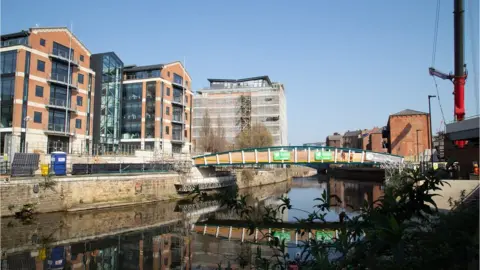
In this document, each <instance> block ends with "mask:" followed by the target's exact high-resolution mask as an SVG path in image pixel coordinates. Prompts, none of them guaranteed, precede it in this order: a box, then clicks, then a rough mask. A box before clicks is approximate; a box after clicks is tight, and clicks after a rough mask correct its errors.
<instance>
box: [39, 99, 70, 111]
mask: <svg viewBox="0 0 480 270" xmlns="http://www.w3.org/2000/svg"><path fill="white" fill-rule="evenodd" d="M45 103H46V104H47V105H48V106H54V107H60V108H67V106H68V109H69V110H72V111H75V110H76V109H77V106H76V105H75V104H72V103H70V104H67V100H65V99H59V98H50V99H47V100H46V102H45Z"/></svg>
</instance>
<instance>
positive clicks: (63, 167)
mask: <svg viewBox="0 0 480 270" xmlns="http://www.w3.org/2000/svg"><path fill="white" fill-rule="evenodd" d="M51 155H52V163H51V167H50V168H51V170H52V171H53V173H54V174H55V175H67V153H65V152H53V153H52V154H51Z"/></svg>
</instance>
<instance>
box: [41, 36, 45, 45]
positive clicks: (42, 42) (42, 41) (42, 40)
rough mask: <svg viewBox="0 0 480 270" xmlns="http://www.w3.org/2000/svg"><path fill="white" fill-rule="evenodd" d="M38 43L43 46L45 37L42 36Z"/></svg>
mask: <svg viewBox="0 0 480 270" xmlns="http://www.w3.org/2000/svg"><path fill="white" fill-rule="evenodd" d="M40 45H42V46H43V47H45V39H43V38H41V39H40Z"/></svg>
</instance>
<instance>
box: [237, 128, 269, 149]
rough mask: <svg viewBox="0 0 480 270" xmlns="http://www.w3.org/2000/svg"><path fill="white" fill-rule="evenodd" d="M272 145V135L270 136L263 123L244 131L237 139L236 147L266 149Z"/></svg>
mask: <svg viewBox="0 0 480 270" xmlns="http://www.w3.org/2000/svg"><path fill="white" fill-rule="evenodd" d="M272 145H273V137H272V134H270V131H268V129H267V128H266V127H265V125H263V124H261V123H256V124H254V125H253V126H251V127H250V128H247V129H245V130H243V131H242V132H240V133H239V134H238V135H237V137H236V138H235V146H236V147H238V148H250V147H266V146H272Z"/></svg>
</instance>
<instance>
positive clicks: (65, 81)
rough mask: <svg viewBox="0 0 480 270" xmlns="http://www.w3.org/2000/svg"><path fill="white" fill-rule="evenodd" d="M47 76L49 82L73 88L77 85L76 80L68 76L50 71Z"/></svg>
mask: <svg viewBox="0 0 480 270" xmlns="http://www.w3.org/2000/svg"><path fill="white" fill-rule="evenodd" d="M47 78H48V80H49V81H51V82H55V83H59V84H62V85H69V86H70V87H72V88H75V89H76V88H77V87H78V82H76V81H74V80H73V79H71V78H68V76H66V75H63V74H58V73H51V74H49V75H48V77H47Z"/></svg>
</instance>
